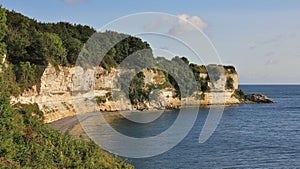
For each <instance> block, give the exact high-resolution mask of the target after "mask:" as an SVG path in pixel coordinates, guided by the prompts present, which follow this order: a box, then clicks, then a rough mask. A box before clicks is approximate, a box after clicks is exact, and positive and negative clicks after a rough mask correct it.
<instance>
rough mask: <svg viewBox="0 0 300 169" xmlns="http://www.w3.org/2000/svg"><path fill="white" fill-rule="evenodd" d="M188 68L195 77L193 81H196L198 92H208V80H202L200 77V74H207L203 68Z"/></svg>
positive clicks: (193, 66)
mask: <svg viewBox="0 0 300 169" xmlns="http://www.w3.org/2000/svg"><path fill="white" fill-rule="evenodd" d="M189 67H190V69H191V70H192V72H193V74H194V76H195V79H196V81H197V85H198V91H199V92H207V91H209V86H208V79H204V78H201V77H200V73H205V74H206V73H207V71H206V68H205V66H203V65H196V64H190V65H189Z"/></svg>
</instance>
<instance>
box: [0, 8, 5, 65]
mask: <svg viewBox="0 0 300 169" xmlns="http://www.w3.org/2000/svg"><path fill="white" fill-rule="evenodd" d="M6 33H7V25H6V12H5V9H3V8H1V6H0V59H1V58H2V56H3V55H4V54H6V44H5V43H4V42H2V40H3V38H4V37H5V36H6ZM0 61H2V60H0Z"/></svg>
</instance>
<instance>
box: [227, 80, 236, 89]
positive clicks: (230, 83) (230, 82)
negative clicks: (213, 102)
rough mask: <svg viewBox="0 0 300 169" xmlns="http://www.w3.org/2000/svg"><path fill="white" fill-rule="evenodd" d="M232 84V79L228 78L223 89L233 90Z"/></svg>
mask: <svg viewBox="0 0 300 169" xmlns="http://www.w3.org/2000/svg"><path fill="white" fill-rule="evenodd" d="M233 83H234V81H233V79H232V78H231V77H228V78H227V79H226V84H225V89H233V88H234V86H233Z"/></svg>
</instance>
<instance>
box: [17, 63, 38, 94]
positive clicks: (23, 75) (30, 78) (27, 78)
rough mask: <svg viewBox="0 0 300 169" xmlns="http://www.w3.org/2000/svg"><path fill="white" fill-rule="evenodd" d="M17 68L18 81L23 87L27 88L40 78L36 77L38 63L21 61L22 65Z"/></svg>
mask: <svg viewBox="0 0 300 169" xmlns="http://www.w3.org/2000/svg"><path fill="white" fill-rule="evenodd" d="M17 69H18V70H16V78H17V82H18V83H19V84H20V87H21V89H23V90H24V89H26V88H29V87H31V86H33V85H34V84H36V83H37V82H38V81H39V80H38V79H37V78H36V77H35V75H36V65H34V64H30V62H21V63H20V66H19V67H18V68H17Z"/></svg>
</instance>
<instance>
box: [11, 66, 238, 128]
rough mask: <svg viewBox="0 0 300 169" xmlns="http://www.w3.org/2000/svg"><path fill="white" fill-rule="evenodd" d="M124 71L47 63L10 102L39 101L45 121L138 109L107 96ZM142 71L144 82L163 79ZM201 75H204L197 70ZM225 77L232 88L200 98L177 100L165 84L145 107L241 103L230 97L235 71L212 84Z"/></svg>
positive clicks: (235, 85)
mask: <svg viewBox="0 0 300 169" xmlns="http://www.w3.org/2000/svg"><path fill="white" fill-rule="evenodd" d="M75 72H76V73H75ZM123 72H124V70H115V69H112V70H111V72H108V71H106V70H104V69H103V68H101V67H98V68H94V69H93V70H91V69H87V70H84V69H82V68H81V67H61V66H59V69H58V70H57V69H55V68H54V67H53V66H52V65H50V64H49V65H48V67H47V68H46V69H45V71H44V73H43V75H42V77H41V83H40V84H37V85H35V86H32V88H31V89H30V90H27V91H25V92H24V93H22V94H21V95H20V96H18V97H13V96H12V97H11V103H12V104H15V103H17V102H20V103H22V104H32V103H36V104H38V106H39V108H40V110H41V111H43V112H44V116H45V122H46V123H49V122H52V121H55V120H59V119H61V118H64V117H68V116H73V115H76V114H77V113H78V114H79V113H80V114H81V113H87V112H94V111H99V110H100V111H118V110H134V109H140V107H138V106H139V105H137V106H132V105H131V103H130V100H128V99H126V98H125V97H121V96H120V97H117V98H115V99H111V98H110V97H109V96H108V94H109V93H110V94H111V93H112V91H118V90H119V89H118V87H117V86H116V85H115V84H116V83H115V80H116V76H120V74H121V73H123ZM142 72H143V73H144V75H145V83H154V84H162V83H164V82H165V80H166V79H165V76H164V74H163V73H162V72H161V71H153V70H151V69H145V70H143V71H142ZM200 76H201V77H202V76H203V77H204V76H207V75H205V74H200ZM228 77H231V78H232V79H233V82H234V83H233V89H230V90H226V91H225V92H224V91H223V92H217V91H216V92H214V91H212V92H208V93H204V99H202V100H199V99H195V98H194V97H189V98H182V99H181V100H179V99H178V98H176V97H174V96H175V89H173V88H165V89H162V90H161V91H160V92H159V95H158V99H157V100H151V99H150V101H149V102H147V103H145V104H144V105H146V107H145V108H146V109H161V108H176V107H178V106H180V105H195V104H236V103H240V102H239V100H238V99H236V98H233V97H231V96H232V94H233V92H234V90H235V89H237V88H238V75H237V74H236V73H226V74H225V75H224V76H222V77H221V78H220V79H219V80H218V81H217V82H216V83H215V84H214V86H222V85H224V84H225V82H226V79H227V78H228ZM209 85H211V84H209ZM210 87H212V86H210ZM223 87H224V86H223ZM97 96H100V97H104V98H106V101H105V102H103V103H101V104H99V105H98V104H97V103H96V99H95V97H97Z"/></svg>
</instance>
